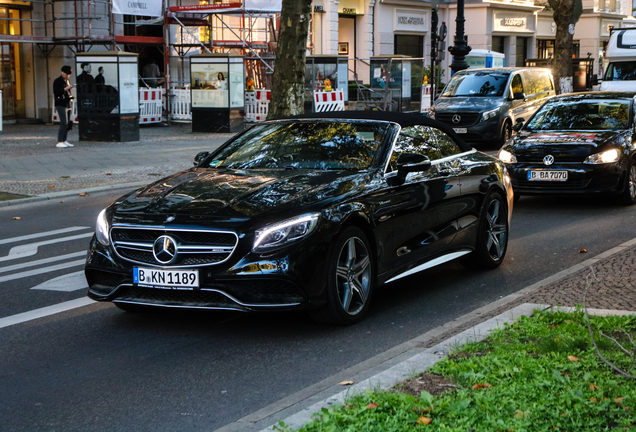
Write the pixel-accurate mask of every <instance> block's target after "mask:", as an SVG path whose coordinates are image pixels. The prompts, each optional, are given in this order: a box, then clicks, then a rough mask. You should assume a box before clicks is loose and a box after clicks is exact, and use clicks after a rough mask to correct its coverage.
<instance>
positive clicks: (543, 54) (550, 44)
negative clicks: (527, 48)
mask: <svg viewBox="0 0 636 432" xmlns="http://www.w3.org/2000/svg"><path fill="white" fill-rule="evenodd" d="M552 57H554V39H551V40H538V41H537V58H540V59H547V58H552Z"/></svg>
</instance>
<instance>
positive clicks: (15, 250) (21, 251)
mask: <svg viewBox="0 0 636 432" xmlns="http://www.w3.org/2000/svg"><path fill="white" fill-rule="evenodd" d="M92 236H93V233H92V232H89V233H84V234H77V235H74V236H70V237H60V238H56V239H51V240H44V241H41V242H36V243H29V244H25V245H20V246H14V247H12V248H11V250H10V251H9V255H7V256H3V257H0V262H4V261H9V260H14V259H18V258H24V257H29V256H33V255H35V254H37V253H38V248H39V247H40V246H45V245H51V244H55V243H62V242H65V241H71V240H79V239H83V238H87V237H92Z"/></svg>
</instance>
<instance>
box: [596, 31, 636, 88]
mask: <svg viewBox="0 0 636 432" xmlns="http://www.w3.org/2000/svg"><path fill="white" fill-rule="evenodd" d="M603 63H604V70H605V73H604V75H603V82H601V88H600V90H601V91H636V28H624V29H615V30H612V34H611V35H610V40H609V42H608V44H607V48H606V49H605V60H604V61H603Z"/></svg>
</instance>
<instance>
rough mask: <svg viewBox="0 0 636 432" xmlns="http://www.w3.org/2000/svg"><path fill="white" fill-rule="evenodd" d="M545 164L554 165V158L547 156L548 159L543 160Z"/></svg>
mask: <svg viewBox="0 0 636 432" xmlns="http://www.w3.org/2000/svg"><path fill="white" fill-rule="evenodd" d="M543 163H544V164H546V165H552V164H553V163H554V156H552V155H547V156H546V157H544V158H543Z"/></svg>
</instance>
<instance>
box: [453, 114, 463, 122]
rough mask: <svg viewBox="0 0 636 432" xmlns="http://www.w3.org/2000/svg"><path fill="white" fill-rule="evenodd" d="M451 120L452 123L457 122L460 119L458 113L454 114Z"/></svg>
mask: <svg viewBox="0 0 636 432" xmlns="http://www.w3.org/2000/svg"><path fill="white" fill-rule="evenodd" d="M451 120H452V122H453V123H459V122H460V121H462V117H461V116H460V115H459V114H455V115H454V116H453V118H452V119H451Z"/></svg>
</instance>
